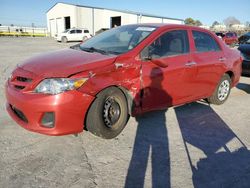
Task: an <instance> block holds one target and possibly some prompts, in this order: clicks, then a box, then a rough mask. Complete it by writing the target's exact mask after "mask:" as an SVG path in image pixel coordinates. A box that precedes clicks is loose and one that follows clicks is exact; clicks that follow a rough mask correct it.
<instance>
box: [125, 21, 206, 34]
mask: <svg viewBox="0 0 250 188" xmlns="http://www.w3.org/2000/svg"><path fill="white" fill-rule="evenodd" d="M129 25H135V26H136V25H137V26H138V27H140V26H147V27H157V28H165V29H172V28H173V29H174V28H183V29H194V30H202V31H206V32H207V31H209V30H207V29H204V28H201V27H197V26H190V25H184V24H167V23H140V24H129Z"/></svg>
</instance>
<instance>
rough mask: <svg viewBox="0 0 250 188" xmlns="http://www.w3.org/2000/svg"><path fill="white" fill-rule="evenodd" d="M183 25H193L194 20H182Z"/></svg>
mask: <svg viewBox="0 0 250 188" xmlns="http://www.w3.org/2000/svg"><path fill="white" fill-rule="evenodd" d="M184 23H185V24H186V25H195V20H194V19H193V18H186V19H185V20H184Z"/></svg>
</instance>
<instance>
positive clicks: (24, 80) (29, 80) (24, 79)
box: [16, 76, 32, 82]
mask: <svg viewBox="0 0 250 188" xmlns="http://www.w3.org/2000/svg"><path fill="white" fill-rule="evenodd" d="M16 80H17V81H19V82H32V79H31V78H25V77H21V76H17V77H16Z"/></svg>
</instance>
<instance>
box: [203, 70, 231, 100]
mask: <svg viewBox="0 0 250 188" xmlns="http://www.w3.org/2000/svg"><path fill="white" fill-rule="evenodd" d="M231 85H232V81H231V78H230V76H229V75H228V74H224V75H223V76H222V78H221V80H220V81H219V83H218V85H217V87H216V89H215V91H214V93H213V94H212V96H211V97H209V98H207V100H208V102H209V103H212V104H216V105H220V104H223V103H224V102H225V101H226V100H227V98H228V96H229V95H230V92H231Z"/></svg>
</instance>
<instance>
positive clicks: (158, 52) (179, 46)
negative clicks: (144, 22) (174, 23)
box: [142, 30, 189, 59]
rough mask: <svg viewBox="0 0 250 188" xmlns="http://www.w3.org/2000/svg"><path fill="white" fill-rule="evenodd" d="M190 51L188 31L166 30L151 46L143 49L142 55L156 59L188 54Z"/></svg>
mask: <svg viewBox="0 0 250 188" xmlns="http://www.w3.org/2000/svg"><path fill="white" fill-rule="evenodd" d="M146 51H147V52H146ZM145 52H146V53H145ZM188 52H189V41H188V34H187V31H186V30H174V31H169V32H166V33H165V34H163V35H161V36H160V37H159V38H158V39H156V40H155V41H154V42H153V43H152V44H151V45H150V46H148V47H147V48H145V49H144V50H143V52H142V56H144V57H146V56H148V57H150V58H152V59H156V58H161V57H168V56H175V55H181V54H186V53H188ZM146 54H148V55H146ZM145 55H146V56H145Z"/></svg>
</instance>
